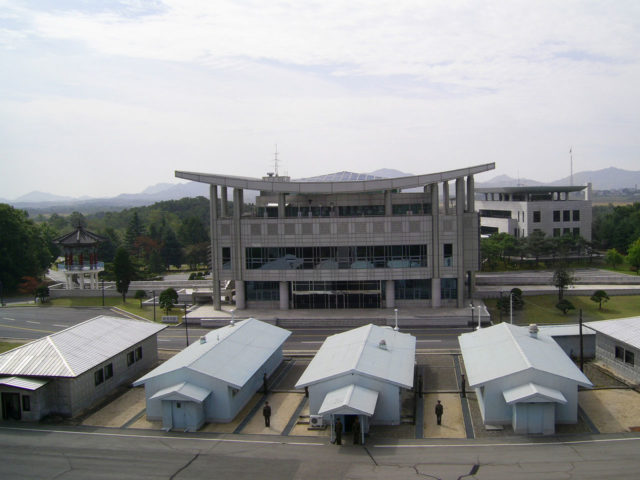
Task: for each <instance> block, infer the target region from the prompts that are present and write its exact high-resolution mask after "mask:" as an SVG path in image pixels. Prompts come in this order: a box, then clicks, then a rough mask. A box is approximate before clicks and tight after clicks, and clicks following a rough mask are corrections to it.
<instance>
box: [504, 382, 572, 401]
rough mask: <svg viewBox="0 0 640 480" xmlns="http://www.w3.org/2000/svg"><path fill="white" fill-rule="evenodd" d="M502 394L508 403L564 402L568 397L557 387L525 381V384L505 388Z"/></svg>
mask: <svg viewBox="0 0 640 480" xmlns="http://www.w3.org/2000/svg"><path fill="white" fill-rule="evenodd" d="M502 396H503V397H504V399H505V401H506V402H507V405H511V404H513V403H521V402H526V403H545V402H555V403H562V404H565V403H567V399H566V398H565V396H564V395H563V394H562V392H560V391H558V390H556V389H555V388H549V387H544V386H542V385H538V384H536V383H533V382H529V383H525V384H524V385H520V386H517V387H514V388H510V389H509V390H505V391H504V392H502Z"/></svg>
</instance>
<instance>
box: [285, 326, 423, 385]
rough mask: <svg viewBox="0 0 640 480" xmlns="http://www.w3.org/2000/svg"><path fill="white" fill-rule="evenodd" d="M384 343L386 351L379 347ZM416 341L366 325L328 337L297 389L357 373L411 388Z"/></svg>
mask: <svg viewBox="0 0 640 480" xmlns="http://www.w3.org/2000/svg"><path fill="white" fill-rule="evenodd" d="M381 341H384V343H385V348H381V347H380V342H381ZM415 357H416V337H414V336H413V335H409V334H408V333H401V332H396V331H394V330H392V329H390V328H385V327H379V326H377V325H372V324H369V325H365V326H363V327H359V328H355V329H353V330H349V331H347V332H343V333H337V334H335V335H331V336H330V337H327V339H326V340H325V341H324V343H323V344H322V346H321V347H320V350H318V353H316V356H315V357H313V360H312V361H311V363H310V364H309V366H308V367H307V369H306V370H305V371H304V373H303V374H302V376H301V377H300V379H299V380H298V383H296V388H303V387H306V386H308V385H312V384H315V383H319V382H322V381H325V380H329V379H331V378H336V377H339V376H342V375H346V374H351V373H358V374H360V375H364V376H367V377H372V378H377V379H380V380H385V381H387V382H390V383H393V384H395V385H399V386H401V387H404V388H411V387H412V386H413V366H414V363H415Z"/></svg>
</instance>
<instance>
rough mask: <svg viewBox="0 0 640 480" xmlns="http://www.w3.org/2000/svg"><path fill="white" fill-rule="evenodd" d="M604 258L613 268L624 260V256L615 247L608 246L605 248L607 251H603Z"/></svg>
mask: <svg viewBox="0 0 640 480" xmlns="http://www.w3.org/2000/svg"><path fill="white" fill-rule="evenodd" d="M604 260H605V262H607V263H608V264H609V265H611V266H612V267H613V268H616V267H617V266H618V265H620V264H621V263H622V262H624V257H623V256H622V254H621V253H620V252H618V250H616V249H615V248H610V249H609V250H607V253H605V255H604Z"/></svg>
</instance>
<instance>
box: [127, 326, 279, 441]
mask: <svg viewBox="0 0 640 480" xmlns="http://www.w3.org/2000/svg"><path fill="white" fill-rule="evenodd" d="M289 335H291V332H289V331H288V330H284V329H282V328H279V327H275V326H273V325H269V324H268V323H265V322H261V321H259V320H256V319H255V318H249V319H247V320H243V321H240V322H237V323H233V324H230V325H227V326H226V327H222V328H219V329H217V330H213V331H211V332H209V333H208V334H206V335H205V336H204V337H201V339H200V341H198V342H195V343H192V344H191V345H189V346H188V347H187V348H185V349H184V350H183V351H182V352H180V353H179V354H177V355H175V356H174V357H172V358H170V359H169V360H167V361H166V362H164V363H163V364H162V365H160V366H159V367H157V368H156V369H154V370H153V371H151V372H149V373H148V374H146V375H145V376H143V377H142V378H140V379H138V380H136V381H135V382H134V384H133V385H134V386H140V385H144V389H145V396H146V399H147V418H148V419H149V420H162V427H163V428H164V429H166V430H170V429H172V428H175V429H181V430H187V431H191V432H194V431H196V430H198V429H199V428H200V427H202V425H203V424H204V423H205V422H219V423H225V422H230V421H232V420H233V419H234V418H235V416H236V415H237V414H238V412H240V410H242V408H243V407H244V406H245V405H246V404H247V402H248V401H249V400H251V397H253V395H254V394H255V393H256V392H257V391H258V389H260V388H261V387H262V386H263V378H264V376H265V375H266V376H267V377H268V376H270V375H271V374H272V373H273V372H274V370H275V369H276V368H277V367H278V365H280V363H281V362H282V344H283V343H284V341H285V340H286V339H287V338H288V337H289Z"/></svg>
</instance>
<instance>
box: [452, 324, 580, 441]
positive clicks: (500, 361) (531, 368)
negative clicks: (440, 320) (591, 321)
mask: <svg viewBox="0 0 640 480" xmlns="http://www.w3.org/2000/svg"><path fill="white" fill-rule="evenodd" d="M458 341H459V343H460V349H461V351H462V357H463V359H464V366H465V369H466V372H467V380H468V382H469V386H470V387H472V388H474V389H475V392H476V395H477V398H478V405H479V407H480V413H481V414H482V419H483V422H484V424H485V425H511V426H512V427H513V431H514V432H515V433H522V434H530V433H543V434H552V433H554V432H555V425H556V423H576V422H577V420H578V387H579V386H582V387H592V386H593V385H592V384H591V382H590V381H589V379H587V377H585V376H584V374H583V373H582V372H581V371H580V370H579V369H578V368H577V367H576V366H575V364H574V363H573V362H572V361H571V359H570V358H569V357H568V356H567V355H566V354H565V353H564V352H563V351H562V348H561V347H560V346H559V345H558V344H557V343H556V342H555V341H554V340H553V339H552V338H551V337H550V336H547V335H538V333H537V327H536V326H535V325H532V326H530V327H529V328H526V327H518V326H515V325H511V324H508V323H500V324H498V325H495V326H493V327H489V328H483V329H481V330H477V331H475V332H473V333H465V334H462V335H460V337H458Z"/></svg>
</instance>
